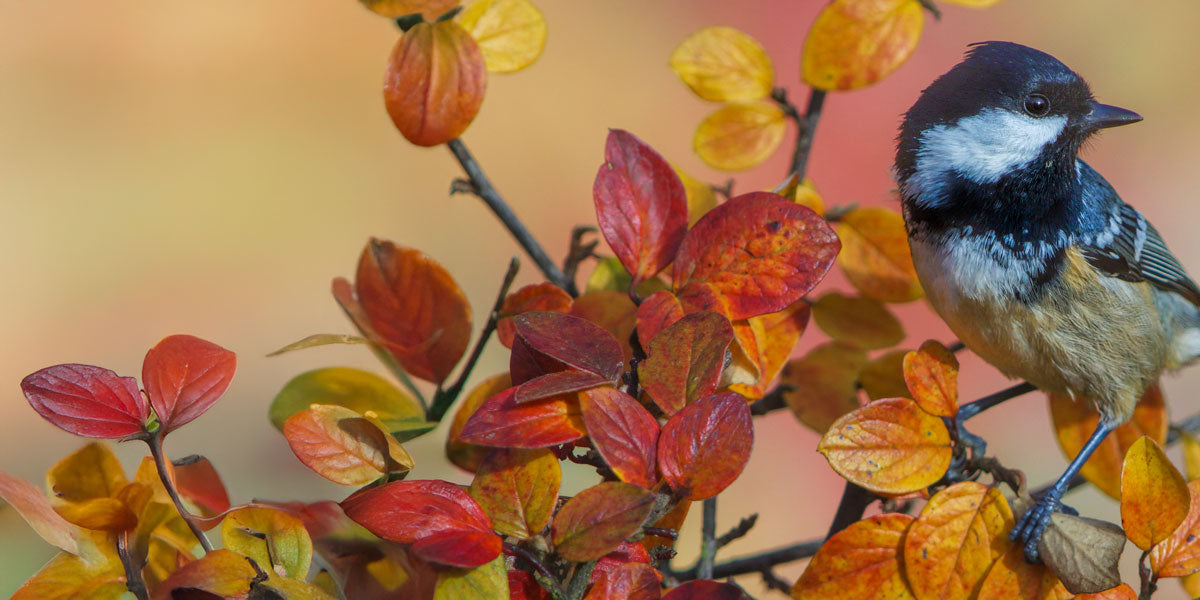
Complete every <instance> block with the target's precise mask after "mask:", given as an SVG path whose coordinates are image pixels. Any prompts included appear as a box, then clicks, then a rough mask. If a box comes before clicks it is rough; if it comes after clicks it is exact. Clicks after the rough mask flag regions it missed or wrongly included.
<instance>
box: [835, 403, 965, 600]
mask: <svg viewBox="0 0 1200 600" xmlns="http://www.w3.org/2000/svg"><path fill="white" fill-rule="evenodd" d="M817 451H819V452H820V453H821V454H823V455H824V456H825V459H826V460H828V461H829V466H831V467H833V470H834V471H837V472H838V475H841V476H842V477H845V478H846V479H848V480H850V481H851V482H853V483H856V484H858V485H860V486H862V487H864V488H866V489H868V490H870V491H872V492H877V493H882V494H907V493H910V492H915V491H918V490H922V489H925V488H926V487H928V486H929V485H930V484H932V483H934V482H935V481H937V480H938V479H941V477H942V475H944V474H945V473H946V469H947V468H948V467H949V466H950V456H951V453H952V451H951V447H950V432H949V431H948V430H947V429H946V425H945V423H943V422H942V420H941V419H940V418H939V417H935V416H933V415H930V414H928V413H926V412H925V411H923V410H921V408H920V407H919V406H917V403H916V402H913V401H912V400H909V399H907V398H890V399H887V400H877V401H875V402H872V403H870V404H868V405H866V406H864V407H862V408H860V409H858V410H855V411H854V412H852V413H850V414H848V415H845V416H843V417H842V418H840V419H838V420H837V422H835V423H834V424H833V426H831V427H830V428H829V431H827V432H826V433H825V436H824V437H822V438H821V443H820V444H819V445H818V446H817ZM918 596H920V593H919V592H918Z"/></svg>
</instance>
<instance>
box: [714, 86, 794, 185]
mask: <svg viewBox="0 0 1200 600" xmlns="http://www.w3.org/2000/svg"><path fill="white" fill-rule="evenodd" d="M786 131H787V116H786V115H784V113H783V110H782V109H780V108H779V107H778V106H777V105H775V104H773V103H770V102H766V101H757V102H747V103H738V104H726V105H724V106H722V107H721V108H718V109H717V110H715V111H713V112H711V113H709V115H708V116H707V117H704V120H703V121H701V122H700V125H699V126H698V127H696V134H695V135H693V136H692V149H693V150H695V151H696V155H697V156H699V157H700V160H703V161H704V162H705V164H707V165H708V166H710V167H713V168H714V169H722V170H725V171H739V170H742V169H749V168H750V167H754V166H757V165H759V164H762V162H763V161H765V160H767V159H768V158H770V157H771V154H773V153H774V152H775V149H777V148H779V143H780V142H782V141H783V134H784V133H785V132H786Z"/></svg>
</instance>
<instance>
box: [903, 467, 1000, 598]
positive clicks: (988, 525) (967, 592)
mask: <svg viewBox="0 0 1200 600" xmlns="http://www.w3.org/2000/svg"><path fill="white" fill-rule="evenodd" d="M1012 526H1013V514H1012V509H1011V508H1009V506H1008V502H1007V501H1005V499H1004V496H1003V495H1001V494H1000V491H999V490H997V489H996V488H989V487H987V486H985V485H983V484H981V483H976V482H974V481H964V482H961V483H956V484H954V485H952V486H950V487H948V488H946V489H944V490H942V491H940V492H938V493H937V494H935V495H934V496H933V498H930V499H929V503H928V504H926V505H925V508H923V509H921V514H920V515H919V516H918V517H917V520H916V521H914V522H913V524H912V526H911V527H909V529H908V534H907V535H906V536H905V538H904V567H905V569H904V570H905V574H906V575H907V576H908V581H909V583H910V584H911V585H912V586H913V592H915V593H916V596H917V597H918V598H942V599H945V600H966V599H967V598H970V597H973V593H972V592H973V591H976V590H977V587H978V586H979V584H980V583H982V581H983V578H984V576H985V575H986V574H987V572H988V568H989V567H991V565H992V563H993V562H995V560H996V559H997V558H999V557H1000V556H1001V555H1002V554H1004V553H1005V552H1006V551H1007V550H1008V547H1009V545H1010V544H1011V542H1009V541H1008V532H1009V530H1011V529H1012Z"/></svg>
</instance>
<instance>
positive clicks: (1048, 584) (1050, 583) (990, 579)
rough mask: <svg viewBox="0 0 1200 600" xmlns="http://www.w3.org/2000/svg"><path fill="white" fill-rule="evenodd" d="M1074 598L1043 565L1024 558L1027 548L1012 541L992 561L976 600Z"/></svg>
mask: <svg viewBox="0 0 1200 600" xmlns="http://www.w3.org/2000/svg"><path fill="white" fill-rule="evenodd" d="M1012 598H1023V599H1028V600H1071V598H1074V595H1073V594H1071V592H1068V591H1067V588H1065V587H1063V584H1062V582H1061V581H1059V580H1058V578H1057V577H1055V576H1054V573H1051V572H1050V569H1047V568H1046V567H1045V566H1043V565H1040V564H1039V565H1034V564H1029V563H1028V562H1026V561H1025V551H1024V550H1023V549H1022V548H1021V546H1018V545H1015V544H1014V545H1013V546H1012V547H1011V548H1009V549H1008V552H1005V553H1004V556H1002V557H1001V558H1000V560H997V561H996V562H995V563H993V564H992V568H991V569H990V570H989V571H988V573H987V576H986V577H984V579H983V585H982V587H980V588H979V596H978V599H977V600H1011V599H1012Z"/></svg>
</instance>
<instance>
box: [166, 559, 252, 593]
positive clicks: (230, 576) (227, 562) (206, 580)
mask: <svg viewBox="0 0 1200 600" xmlns="http://www.w3.org/2000/svg"><path fill="white" fill-rule="evenodd" d="M256 575H257V573H255V572H254V567H253V566H251V564H250V561H249V560H247V559H246V557H245V556H242V555H240V554H237V553H236V552H233V551H230V550H225V549H220V550H213V551H212V552H209V553H208V554H205V555H204V556H203V557H201V558H199V559H196V560H194V561H192V562H189V563H188V564H186V565H184V566H182V567H180V568H179V570H178V571H175V572H174V573H173V574H171V576H170V577H168V578H167V580H166V581H164V582H163V583H162V584H161V585H160V586H159V587H158V589H156V590H154V596H153V600H169V599H176V598H181V597H182V598H188V597H189V596H186V595H184V593H185V591H186V592H190V593H193V594H195V593H196V591H199V592H208V593H209V594H212V596H205V595H199V594H198V595H196V596H192V597H196V598H209V597H217V598H245V597H247V595H248V594H249V593H250V582H251V581H252V580H254V578H255V576H256ZM176 590H179V592H180V593H175V592H176ZM193 590H195V591H193Z"/></svg>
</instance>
